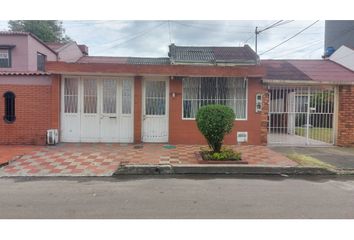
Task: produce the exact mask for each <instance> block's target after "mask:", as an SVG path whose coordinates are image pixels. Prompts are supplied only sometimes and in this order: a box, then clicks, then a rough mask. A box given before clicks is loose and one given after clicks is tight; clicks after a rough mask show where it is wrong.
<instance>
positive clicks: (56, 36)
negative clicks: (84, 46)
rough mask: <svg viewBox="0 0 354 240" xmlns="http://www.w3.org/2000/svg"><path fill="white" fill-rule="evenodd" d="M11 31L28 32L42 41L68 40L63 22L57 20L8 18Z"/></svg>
mask: <svg viewBox="0 0 354 240" xmlns="http://www.w3.org/2000/svg"><path fill="white" fill-rule="evenodd" d="M8 24H9V28H10V30H11V31H19V32H30V33H33V34H34V35H36V36H37V37H38V38H39V39H41V40H42V41H43V42H68V41H71V39H70V37H68V36H67V35H66V34H65V29H64V28H63V23H62V22H61V21H57V20H10V21H9V22H8Z"/></svg>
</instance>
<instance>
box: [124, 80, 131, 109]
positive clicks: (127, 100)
mask: <svg viewBox="0 0 354 240" xmlns="http://www.w3.org/2000/svg"><path fill="white" fill-rule="evenodd" d="M132 88H133V84H132V81H131V80H123V88H122V114H131V113H132Z"/></svg>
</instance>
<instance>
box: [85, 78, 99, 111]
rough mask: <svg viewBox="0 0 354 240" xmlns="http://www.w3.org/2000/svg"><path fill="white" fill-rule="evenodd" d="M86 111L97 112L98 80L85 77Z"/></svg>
mask: <svg viewBox="0 0 354 240" xmlns="http://www.w3.org/2000/svg"><path fill="white" fill-rule="evenodd" d="M83 82H84V113H97V81H96V80H94V79H85V80H84V81H83Z"/></svg>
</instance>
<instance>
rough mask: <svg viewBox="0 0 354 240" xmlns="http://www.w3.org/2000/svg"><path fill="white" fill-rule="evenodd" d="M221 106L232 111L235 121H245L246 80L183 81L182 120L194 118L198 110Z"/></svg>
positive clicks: (194, 78)
mask: <svg viewBox="0 0 354 240" xmlns="http://www.w3.org/2000/svg"><path fill="white" fill-rule="evenodd" d="M208 104H223V105H227V106H229V107H230V108H231V109H233V110H234V112H235V114H236V119H246V117H247V116H246V113H247V79H244V78H226V77H193V78H184V79H183V118H187V119H188V118H189V119H193V118H195V116H196V114H197V112H198V110H199V108H200V107H201V106H204V105H208Z"/></svg>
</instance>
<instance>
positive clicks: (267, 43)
mask: <svg viewBox="0 0 354 240" xmlns="http://www.w3.org/2000/svg"><path fill="white" fill-rule="evenodd" d="M275 22H277V20H271V21H249V20H247V21H239V20H237V21H172V20H171V21H108V20H106V21H63V25H64V27H65V29H66V34H67V35H69V36H70V37H71V38H72V39H74V40H75V41H77V42H78V43H82V44H86V45H87V46H88V47H89V51H90V55H97V56H145V57H166V56H167V52H168V45H169V44H170V43H175V44H176V45H195V46H211V45H212V46H243V45H244V44H246V43H247V44H249V45H250V46H251V47H252V48H254V42H255V39H254V35H255V34H254V30H255V27H258V28H259V29H264V28H266V27H268V26H270V25H272V24H273V23H275ZM314 22H315V21H314V20H313V21H292V22H290V23H287V24H284V25H281V26H278V27H275V28H272V29H269V30H266V31H264V32H262V33H260V34H259V37H258V53H259V54H260V56H261V58H262V59H269V58H288V59H289V58H305V59H307V58H320V57H321V55H322V53H323V45H324V21H319V22H317V23H316V24H314V25H313V26H312V27H310V28H308V29H307V30H305V31H304V32H302V33H301V34H299V35H298V36H296V37H294V38H293V39H291V40H289V41H288V42H286V43H284V44H282V45H280V46H279V47H276V48H275V49H273V50H271V51H269V52H267V53H264V54H262V53H263V52H265V51H268V50H269V49H271V48H273V47H274V46H276V45H278V44H279V43H281V42H283V41H285V40H287V39H288V38H290V37H292V36H294V35H295V34H296V33H298V32H300V31H301V30H303V29H304V28H306V27H308V26H309V25H311V24H312V23H314ZM6 29H7V21H4V20H2V21H0V30H6Z"/></svg>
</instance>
